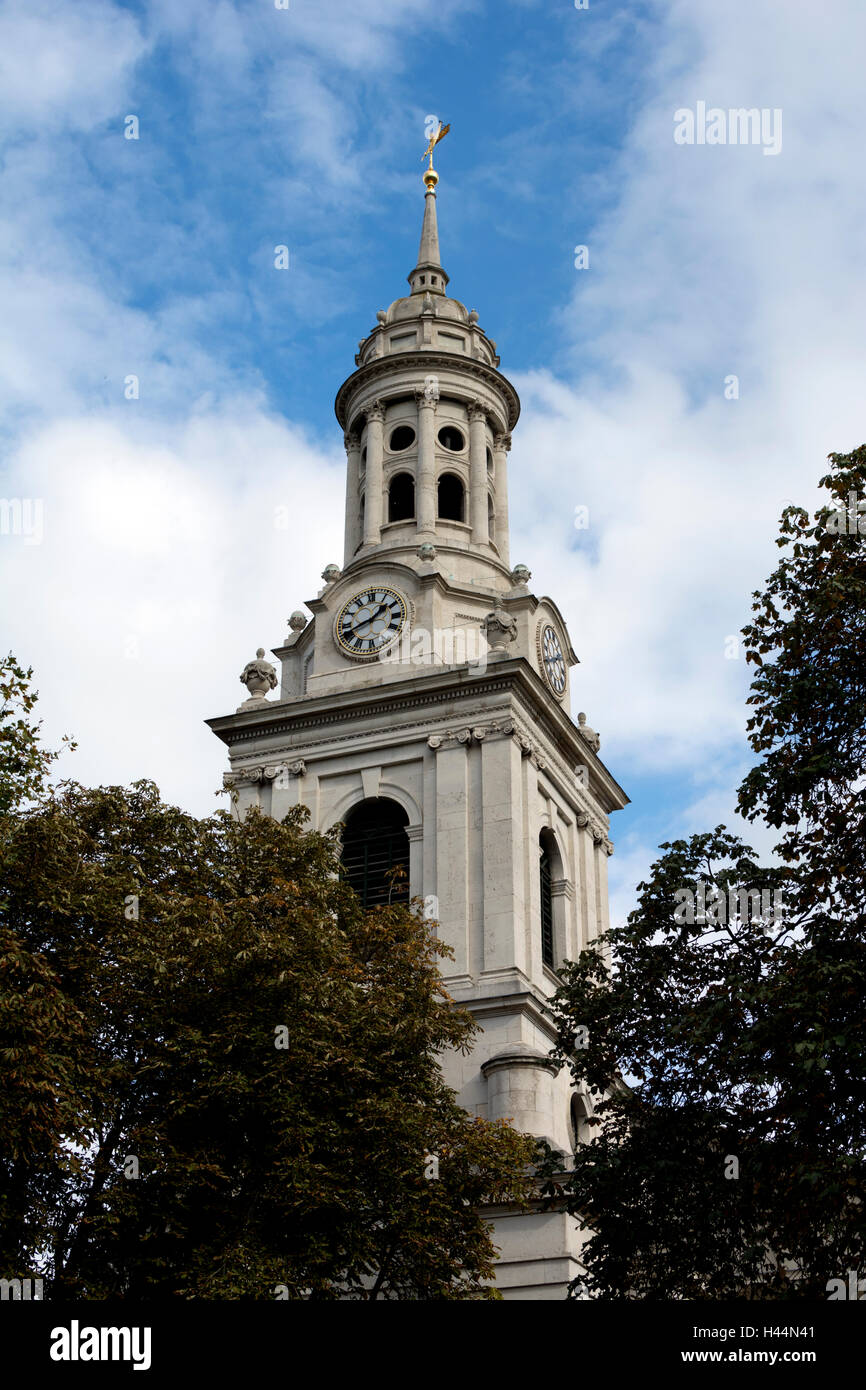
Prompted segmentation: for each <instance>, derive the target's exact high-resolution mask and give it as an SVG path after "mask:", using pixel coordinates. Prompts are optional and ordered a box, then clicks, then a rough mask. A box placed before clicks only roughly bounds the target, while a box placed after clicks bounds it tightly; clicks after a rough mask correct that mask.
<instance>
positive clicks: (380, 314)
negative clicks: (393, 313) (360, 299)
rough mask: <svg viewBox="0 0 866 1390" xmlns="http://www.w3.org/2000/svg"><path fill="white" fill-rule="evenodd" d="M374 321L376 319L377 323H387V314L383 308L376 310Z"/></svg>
mask: <svg viewBox="0 0 866 1390" xmlns="http://www.w3.org/2000/svg"><path fill="white" fill-rule="evenodd" d="M376 321H377V323H387V322H388V315H387V314H386V313H385V310H384V309H379V310H377V313H376Z"/></svg>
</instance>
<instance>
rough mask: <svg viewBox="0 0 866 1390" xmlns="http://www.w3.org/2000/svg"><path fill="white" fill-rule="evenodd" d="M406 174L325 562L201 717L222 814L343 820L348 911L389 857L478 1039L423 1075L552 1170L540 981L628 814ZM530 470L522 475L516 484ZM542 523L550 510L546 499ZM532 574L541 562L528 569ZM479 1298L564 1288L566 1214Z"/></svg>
mask: <svg viewBox="0 0 866 1390" xmlns="http://www.w3.org/2000/svg"><path fill="white" fill-rule="evenodd" d="M437 182H438V175H437V174H436V172H435V170H434V169H433V167H432V155H431V162H430V168H429V169H427V170H426V172H425V174H424V184H425V189H426V192H425V199H424V204H425V205H424V219H423V226H422V231H421V245H420V249H419V252H418V262H417V264H416V266H415V268H414V269H413V270H412V271H411V273H410V274H409V276H408V281H409V294H408V295H405V296H404V297H402V298H400V299H396V300H395V301H394V303H393V304H392V305H391V306H390V308H389V309H388V310H386V311H380V312H379V313H378V314H377V315H376V324H375V326H374V327H373V329H372V330H371V332H370V333H369V335H368V336H367V337H366V338H365V339H363V341H362V342H361V343H360V345H359V351H358V353H357V354H356V356H355V370H354V371H353V372H352V373H351V375H350V376H349V377H348V378H347V379H346V380H345V381H344V382H343V385H342V386H341V387H340V389H339V391H338V392H337V398H336V403H335V409H336V415H337V420H338V421H339V424H340V427H341V428H342V430H343V432H344V441H345V447H346V460H347V467H346V513H345V548H344V554H343V563H342V567H340V566H338V565H336V564H330V565H328V566H327V568H326V569H325V571H324V573H323V576H322V578H323V580H324V581H325V583H324V587H323V588H322V589H321V590H320V591H319V593H318V596H317V597H316V598H313V599H310V600H308V601H307V605H306V606H307V608H308V609H309V610H310V612H311V613H312V615H313V616H312V619H309V620H308V618H307V616H306V615H305V614H303V613H301V612H296V613H293V614H292V617H291V618H290V620H289V626H290V632H289V634H288V636H287V638H286V639H285V641H284V642H283V643H282V645H280V646H278V647H275V648H274V649H273V654H274V656H275V657H276V658H277V659H278V661H279V663H280V667H281V681H280V690H279V696H278V698H268V692H269V690H270V689H271V688H272V687H273V686H275V685H276V676H275V671H274V667H273V666H272V665H271V664H270V663H269V662H267V661H265V660H263V658H264V652H263V651H262V650H261V649H260V650H259V654H258V659H257V660H255V661H251V662H249V663H248V665H247V667H246V668H245V670H244V674H243V676H242V677H241V679H242V680H243V681H244V683H245V684H246V685H247V689H248V691H249V694H250V698H249V699H248V700H246V701H245V702H244V703H243V704H242V705H241V706H240V708H239V709H238V710H237V712H236V713H234V714H230V715H225V716H222V717H220V718H217V719H211V720H208V724H209V726H210V727H211V729H213V731H214V733H215V734H216V735H217V736H218V737H219V738H220V739H222V740H223V742H224V743H225V744H226V745H227V747H228V752H229V760H230V771H229V772H228V773H227V774H226V777H225V781H226V785H227V786H228V787H230V788H231V791H232V798H233V805H234V808H235V813H236V814H237V815H239V816H243V815H244V814H245V811H246V810H247V808H248V807H250V806H252V805H255V806H258V807H260V808H261V809H262V810H263V811H264V812H266V813H268V814H270V815H272V816H275V817H277V818H281V817H282V816H283V815H285V813H286V810H287V809H288V807H289V806H291V805H294V804H296V803H299V802H300V803H303V804H304V805H305V806H307V807H309V810H310V813H311V824H312V826H313V827H314V828H316V829H320V830H327V829H328V828H330V827H331V826H333V825H334V824H336V823H337V822H342V823H343V824H344V827H345V828H344V832H343V860H344V864H345V866H346V872H347V875H348V877H349V879H350V881H351V882H352V883H353V885H354V886H355V888H356V890H357V891H358V892H359V894H360V895H361V897H362V900H363V901H365V902H366V903H368V904H372V903H375V902H377V901H383V900H384V897H385V896H386V894H387V892H388V880H387V879H386V874H387V873H388V871H389V870H390V869H391V868H392V867H393V866H394V865H395V864H403V865H404V866H405V868H406V871H407V875H408V881H407V887H406V889H405V890H404V891H405V893H406V895H407V896H408V895H411V896H413V897H416V896H417V897H420V898H423V899H424V900H425V909H426V914H427V915H428V916H429V917H431V918H435V919H436V920H437V921H438V923H439V928H438V930H439V933H440V935H441V936H442V937H443V938H444V939H445V940H446V941H447V942H448V943H449V945H450V946H451V947H452V949H453V951H454V957H453V959H452V960H444V961H443V962H442V969H443V975H444V978H445V984H446V987H447V989H448V991H449V993H450V994H451V995H452V997H453V998H454V999H456V1000H457V1001H458V1002H459V1003H461V1004H463V1005H465V1006H466V1007H467V1008H468V1009H469V1010H470V1011H471V1012H472V1013H473V1014H474V1016H475V1017H476V1019H477V1020H478V1022H479V1023H480V1024H481V1027H482V1029H483V1032H481V1033H479V1034H478V1036H477V1039H476V1046H475V1049H474V1051H473V1052H472V1054H471V1056H469V1057H460V1056H453V1057H450V1058H448V1059H446V1061H445V1064H444V1069H445V1075H446V1079H447V1081H448V1082H449V1084H450V1085H451V1086H452V1087H453V1088H454V1090H455V1091H456V1092H457V1094H458V1098H459V1100H460V1102H461V1103H462V1104H463V1105H464V1106H465V1107H466V1109H467V1110H468V1111H470V1112H471V1113H473V1114H476V1115H481V1116H486V1117H488V1118H489V1119H493V1120H495V1119H498V1118H503V1119H507V1120H509V1121H510V1122H511V1123H512V1124H513V1125H514V1126H515V1127H516V1128H517V1129H520V1130H525V1131H528V1132H529V1133H531V1134H535V1135H538V1136H542V1137H544V1138H546V1139H547V1140H548V1142H549V1143H550V1144H551V1145H552V1146H553V1147H554V1148H556V1149H558V1150H560V1151H561V1152H562V1153H563V1155H564V1156H565V1158H564V1166H565V1167H567V1166H568V1157H569V1155H570V1154H571V1153H572V1151H573V1149H574V1146H575V1145H576V1144H577V1143H579V1142H580V1141H581V1138H582V1134H583V1128H584V1122H585V1120H586V1119H587V1118H588V1115H589V1110H588V1100H587V1099H586V1098H584V1097H582V1096H580V1095H578V1094H576V1093H575V1091H574V1088H573V1086H572V1084H571V1080H570V1077H569V1076H568V1075H567V1073H566V1072H564V1071H563V1072H560V1073H559V1074H557V1073H556V1071H555V1069H554V1067H553V1065H552V1063H551V1062H550V1061H549V1057H548V1053H549V1050H550V1046H551V1043H552V1041H553V1036H554V1033H553V1029H552V1027H551V1025H550V1022H549V1017H548V1013H547V1010H546V1006H545V1005H546V1000H547V999H548V998H549V996H550V995H551V994H552V993H553V992H554V991H555V989H556V986H557V975H556V970H557V966H558V965H559V964H560V963H561V962H562V961H564V960H567V959H573V958H574V957H576V956H577V954H578V953H579V952H580V950H581V949H582V948H583V947H584V946H585V945H586V943H587V942H588V941H589V940H591V939H592V938H593V937H594V936H596V935H597V934H598V933H599V932H601V931H603V930H605V928H606V927H607V925H608V907H607V858H608V855H609V854H611V853H612V852H613V846H612V844H611V841H610V839H609V833H608V832H609V819H608V818H609V815H610V813H611V812H612V811H615V810H618V809H621V808H622V807H623V806H625V805H626V804H627V800H628V798H627V797H626V796H625V793H624V792H623V791H622V789H621V788H620V787H619V786H618V785H617V783H616V782H615V781H614V779H613V777H612V776H611V774H610V773H609V772H608V770H607V768H606V767H605V766H604V764H603V763H602V761H601V759H600V758H599V755H598V746H599V740H598V736H597V735H596V734H595V733H594V732H593V730H592V729H590V728H589V727H588V726H587V725H586V723H585V717H584V716H583V715H582V714H581V715H579V716H578V721H579V722H578V723H577V724H575V723H574V722H573V721H572V719H571V717H570V713H569V709H570V696H571V688H570V686H571V681H570V671H571V668H572V667H573V666H574V665H575V664H576V662H577V657H576V656H575V654H574V651H573V649H572V645H571V641H570V639H569V635H568V630H567V628H566V625H565V621H564V619H563V617H562V614H561V613H560V611H559V609H558V608H557V606H556V604H555V603H554V602H553V600H552V599H551V598H547V597H543V598H538V597H537V596H536V595H535V594H534V593H533V592H532V591H531V589H530V587H529V581H530V579H531V575H530V573H529V570H528V569H527V568H526V566H525V565H520V564H518V565H516V566H514V567H512V565H511V561H510V558H509V536H508V482H507V468H508V456H509V451H510V449H511V438H512V431H513V430H514V428H515V426H516V424H517V420H518V416H519V413H520V402H519V400H518V397H517V393H516V392H515V390H514V387H513V386H512V385H511V383H510V382H509V381H508V380H507V378H506V377H505V376H504V375H503V374H502V373H501V372H500V371H499V357H498V356H497V353H496V344H495V342H494V341H493V340H492V339H491V338H490V337H488V335H487V333H486V332H485V330H484V329H483V328H482V327H481V324H480V323H479V318H478V314H477V313H476V312H475V310H467V309H466V308H465V306H464V305H463V304H462V303H461V302H460V301H459V300H457V299H453V298H451V297H450V296H449V294H448V283H449V280H448V275H447V274H446V272H445V270H444V269H443V267H442V263H441V256H440V250H439V231H438V225H437V213H436V185H437ZM524 466H528V465H524ZM551 505H555V503H554V502H553V500H551ZM539 558H540V559H541V558H543V557H539ZM490 1215H491V1217H492V1218H493V1219H494V1224H495V1227H496V1232H495V1240H496V1243H497V1245H498V1246H499V1247H500V1249H501V1256H500V1260H499V1263H498V1266H497V1286H498V1287H499V1288H500V1289H501V1291H502V1294H503V1296H504V1297H505V1298H506V1299H508V1298H512V1299H514V1298H518V1299H538V1298H546V1299H550V1298H564V1297H565V1294H566V1290H567V1285H568V1283H569V1281H570V1280H571V1279H574V1278H575V1277H577V1276H578V1275H579V1273H580V1263H579V1251H580V1240H579V1235H578V1231H577V1227H576V1223H575V1222H574V1221H573V1220H572V1219H571V1218H569V1217H567V1216H566V1215H565V1214H564V1213H562V1212H559V1211H556V1210H552V1211H548V1212H546V1213H541V1212H533V1213H528V1214H521V1213H518V1212H515V1211H509V1210H507V1209H502V1210H499V1211H494V1212H492V1213H490Z"/></svg>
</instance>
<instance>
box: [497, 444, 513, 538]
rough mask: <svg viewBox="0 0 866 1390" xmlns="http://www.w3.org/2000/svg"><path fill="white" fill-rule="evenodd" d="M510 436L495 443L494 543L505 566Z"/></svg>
mask: <svg viewBox="0 0 866 1390" xmlns="http://www.w3.org/2000/svg"><path fill="white" fill-rule="evenodd" d="M510 448H511V435H510V434H497V435H496V437H495V439H494V441H493V468H494V480H493V481H494V496H495V498H496V504H495V508H496V510H495V534H494V537H493V539H494V541H495V543H496V548H497V550H498V551H499V558H500V560H502V562H503V564H506V565H507V564H509V563H510V561H509V558H508V552H509V544H508V452H509V450H510Z"/></svg>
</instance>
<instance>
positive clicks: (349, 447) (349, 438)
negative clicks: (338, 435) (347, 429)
mask: <svg viewBox="0 0 866 1390" xmlns="http://www.w3.org/2000/svg"><path fill="white" fill-rule="evenodd" d="M343 444H344V445H345V448H346V453H347V454H351V453H352V451H353V450H357V449H360V447H361V436H360V435H359V434H351V433H349V434H344V435H343Z"/></svg>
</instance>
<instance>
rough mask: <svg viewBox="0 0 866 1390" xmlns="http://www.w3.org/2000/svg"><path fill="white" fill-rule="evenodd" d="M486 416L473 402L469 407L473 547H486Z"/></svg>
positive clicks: (481, 406) (487, 533) (476, 403)
mask: <svg viewBox="0 0 866 1390" xmlns="http://www.w3.org/2000/svg"><path fill="white" fill-rule="evenodd" d="M486 421H487V415H486V412H485V410H484V407H483V405H481V404H479V402H478V401H475V402H474V403H473V404H472V405H470V407H469V503H470V508H469V515H470V518H471V520H472V543H473V545H487V544H488V543H489V540H490V535H489V532H488V527H487V430H486V428H485V426H486Z"/></svg>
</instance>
